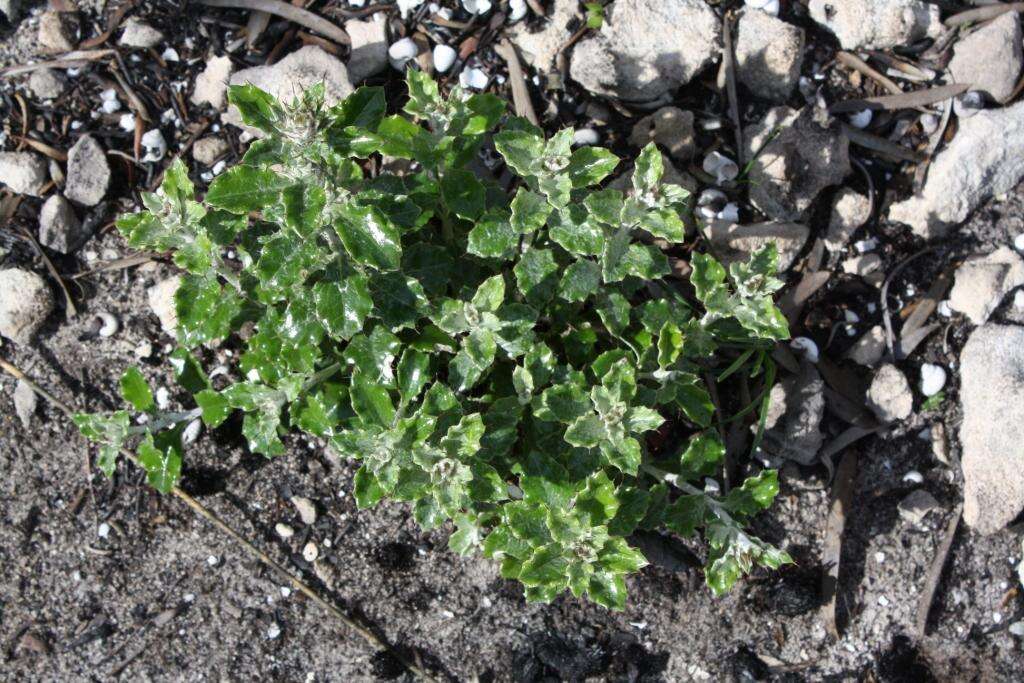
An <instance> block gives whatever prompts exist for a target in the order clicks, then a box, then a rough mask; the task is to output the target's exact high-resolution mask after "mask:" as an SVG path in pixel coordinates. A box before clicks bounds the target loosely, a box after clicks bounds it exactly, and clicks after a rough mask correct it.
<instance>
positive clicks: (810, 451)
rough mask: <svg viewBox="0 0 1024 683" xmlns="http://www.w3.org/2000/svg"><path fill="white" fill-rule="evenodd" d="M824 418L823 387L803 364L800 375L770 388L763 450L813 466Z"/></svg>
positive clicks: (818, 377)
mask: <svg viewBox="0 0 1024 683" xmlns="http://www.w3.org/2000/svg"><path fill="white" fill-rule="evenodd" d="M824 415H825V383H824V381H822V379H821V375H820V374H819V373H818V370H817V368H815V367H814V365H812V364H811V363H809V362H806V361H805V362H802V363H801V364H800V374H798V375H792V376H789V377H786V378H785V379H783V380H782V381H781V382H779V383H778V384H776V385H775V386H774V387H772V391H771V393H770V394H769V408H768V421H767V423H766V425H765V427H766V431H765V433H764V442H763V444H762V448H763V449H764V450H765V451H766V452H768V453H771V454H772V455H775V456H778V457H782V458H787V459H789V460H794V461H796V462H798V463H800V464H801V465H810V464H812V463H813V462H815V461H816V460H817V458H818V450H819V449H820V448H821V444H822V442H823V441H824V435H822V433H821V421H822V418H823V417H824Z"/></svg>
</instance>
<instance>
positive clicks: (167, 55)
mask: <svg viewBox="0 0 1024 683" xmlns="http://www.w3.org/2000/svg"><path fill="white" fill-rule="evenodd" d="M160 57H162V58H163V60H164V61H165V62H180V61H181V57H179V56H178V51H177V50H175V49H174V48H173V47H168V48H167V49H166V50H164V51H163V52H161V53H160Z"/></svg>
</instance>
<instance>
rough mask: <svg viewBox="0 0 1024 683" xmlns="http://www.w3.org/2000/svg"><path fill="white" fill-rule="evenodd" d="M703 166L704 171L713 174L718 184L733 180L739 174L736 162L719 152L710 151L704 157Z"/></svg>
mask: <svg viewBox="0 0 1024 683" xmlns="http://www.w3.org/2000/svg"><path fill="white" fill-rule="evenodd" d="M703 168H704V172H705V173H707V174H708V175H713V176H715V180H716V181H717V182H718V183H719V184H722V183H727V182H729V181H730V180H735V179H736V176H738V175H739V174H740V167H739V166H737V165H736V162H735V161H733V160H732V159H730V158H729V157H727V156H725V155H724V154H721V153H720V152H712V153H711V154H708V155H707V156H706V157H704V163H703Z"/></svg>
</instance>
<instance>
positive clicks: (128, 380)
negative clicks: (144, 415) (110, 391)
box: [121, 368, 153, 412]
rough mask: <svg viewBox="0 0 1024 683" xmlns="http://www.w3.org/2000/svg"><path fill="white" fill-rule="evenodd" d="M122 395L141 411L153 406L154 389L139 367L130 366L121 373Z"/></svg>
mask: <svg viewBox="0 0 1024 683" xmlns="http://www.w3.org/2000/svg"><path fill="white" fill-rule="evenodd" d="M121 396H122V397H123V398H124V400H126V401H128V403H131V404H132V407H134V408H135V410H138V411H140V412H145V411H147V410H149V409H150V408H152V407H153V391H152V390H151V389H150V388H149V383H148V382H146V378H145V377H143V376H142V372H140V371H139V369H138V368H128V369H127V370H125V372H124V374H123V375H121Z"/></svg>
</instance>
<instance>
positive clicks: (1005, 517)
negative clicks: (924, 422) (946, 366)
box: [960, 325, 1024, 534]
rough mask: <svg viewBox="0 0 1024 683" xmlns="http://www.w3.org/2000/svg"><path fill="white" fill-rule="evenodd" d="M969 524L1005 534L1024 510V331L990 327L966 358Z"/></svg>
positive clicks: (963, 397) (963, 437) (972, 342)
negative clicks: (1004, 528) (1022, 473)
mask: <svg viewBox="0 0 1024 683" xmlns="http://www.w3.org/2000/svg"><path fill="white" fill-rule="evenodd" d="M960 402H961V404H962V406H963V414H964V418H963V422H962V423H961V425H960V444H961V446H962V448H963V454H962V457H961V466H962V467H963V473H964V521H965V522H967V524H969V525H970V526H972V527H974V528H975V529H976V530H977V531H980V532H981V533H983V534H990V533H994V532H996V531H999V530H1000V529H1002V528H1003V527H1004V526H1006V525H1007V524H1008V523H1009V522H1010V521H1012V520H1013V519H1014V518H1015V517H1016V516H1017V515H1018V514H1020V511H1021V510H1022V509H1024V476H1021V472H1022V471H1024V447H1022V446H1021V444H1024V327H1017V326H1010V325H984V326H982V327H979V328H978V329H976V330H975V331H974V332H973V333H971V336H970V337H969V338H968V339H967V344H965V345H964V349H963V351H962V352H961V354H960Z"/></svg>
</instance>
